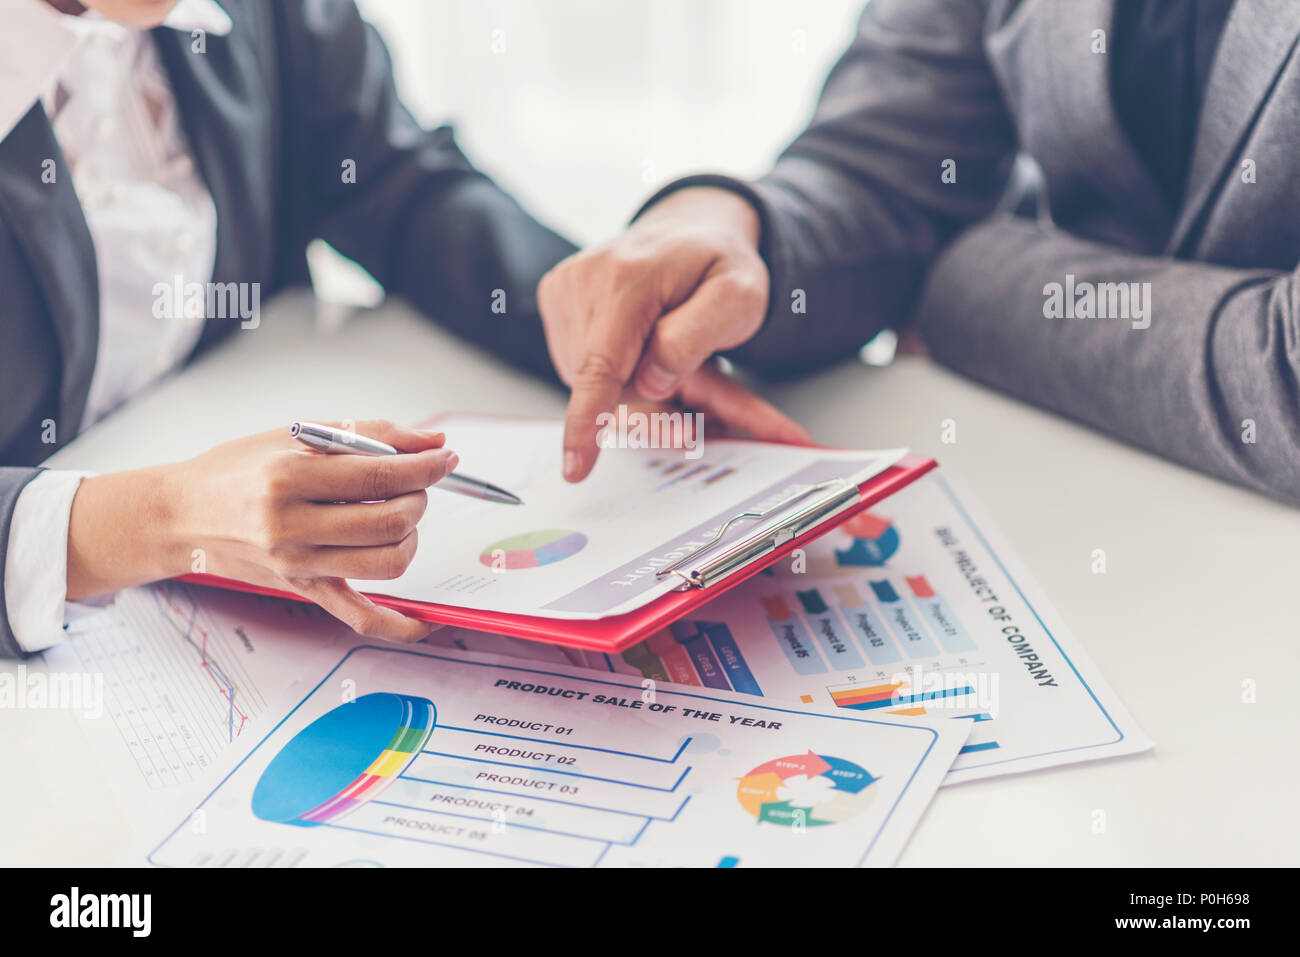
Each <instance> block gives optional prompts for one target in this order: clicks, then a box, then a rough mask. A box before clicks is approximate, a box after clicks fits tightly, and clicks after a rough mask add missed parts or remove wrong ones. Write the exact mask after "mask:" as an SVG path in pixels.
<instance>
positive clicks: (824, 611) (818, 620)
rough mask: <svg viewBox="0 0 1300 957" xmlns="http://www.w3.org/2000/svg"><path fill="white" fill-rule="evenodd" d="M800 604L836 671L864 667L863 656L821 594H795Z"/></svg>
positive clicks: (828, 661) (812, 591) (807, 592)
mask: <svg viewBox="0 0 1300 957" xmlns="http://www.w3.org/2000/svg"><path fill="white" fill-rule="evenodd" d="M795 594H796V595H798V596H799V603H800V604H801V605H803V610H804V611H805V612H806V613H807V614H808V621H809V622H810V623H811V626H812V630H813V632H814V633H815V634H816V635H817V640H818V641H819V642H820V643H821V646H822V652H823V653H824V654H825V655H826V661H827V663H828V664H829V665H830V666H831V668H832V669H833V670H835V671H849V670H851V669H853V668H861V667H862V664H863V662H862V656H861V655H860V654H858V649H857V648H856V647H855V646H854V644H853V642H852V641H851V640H850V639H849V636H848V634H847V633H845V632H844V631H843V628H842V626H841V625H840V619H839V616H838V615H836V614H835V612H833V611H831V610H830V609H829V608H828V607H827V606H826V602H824V601H823V600H822V596H821V593H820V592H819V591H817V589H815V588H813V589H810V590H809V591H801V592H795Z"/></svg>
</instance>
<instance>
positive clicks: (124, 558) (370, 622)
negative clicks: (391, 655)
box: [67, 421, 456, 641]
mask: <svg viewBox="0 0 1300 957" xmlns="http://www.w3.org/2000/svg"><path fill="white" fill-rule="evenodd" d="M354 431H356V432H357V433H359V434H361V435H365V436H369V437H370V438H374V439H378V440H379V441H381V442H385V443H387V444H389V445H392V446H394V447H395V448H397V449H399V450H401V451H402V452H405V453H409V454H405V455H391V456H376V457H372V456H363V455H322V454H319V453H316V452H312V451H310V450H307V449H304V448H303V446H302V445H301V444H299V443H298V442H296V441H294V440H293V439H291V438H290V437H289V434H288V431H287V430H286V429H283V428H281V429H276V430H274V431H271V432H264V433H262V434H260V435H254V436H249V437H247V438H242V439H236V440H235V441H233V442H227V443H225V444H224V445H219V446H217V447H216V448H214V449H211V450H210V451H208V452H205V453H203V454H202V455H199V456H197V457H196V458H193V459H190V460H188V461H185V462H180V463H176V464H174V465H165V466H160V467H157V468H152V469H142V470H139V471H135V472H120V473H115V474H112V475H102V476H95V477H92V478H88V479H85V480H84V481H83V482H82V483H81V488H80V489H79V490H78V492H77V496H76V498H75V499H74V501H73V506H72V516H71V521H70V523H69V529H68V573H67V580H68V598H69V599H72V600H78V599H83V598H88V597H91V596H94V595H100V594H104V593H107V592H110V591H116V590H117V589H119V588H125V587H129V586H132V585H139V584H144V583H146V582H150V581H157V580H159V579H162V578H170V577H173V576H176V575H183V574H187V573H189V572H192V571H205V572H207V573H209V574H212V575H218V576H220V577H222V578H232V579H237V580H240V581H245V582H250V583H252V584H255V585H262V586H266V587H270V588H276V589H280V590H284V591H291V592H294V593H296V594H299V595H301V596H302V597H304V598H307V599H310V600H311V601H314V602H316V603H317V604H318V605H320V606H321V607H322V608H324V609H325V610H326V611H327V612H329V613H330V614H331V615H333V616H335V617H336V618H338V619H340V620H341V621H343V622H344V623H346V624H347V625H348V626H350V627H351V628H352V629H353V630H355V631H357V632H358V633H360V634H363V635H368V636H371V637H376V638H386V639H390V640H394V641H418V640H419V639H421V638H423V637H424V636H425V635H427V634H428V633H429V632H430V631H431V630H432V626H430V625H429V624H427V623H425V622H421V621H417V620H415V619H412V618H407V617H406V616H405V615H402V614H401V613H400V612H396V611H393V610H391V609H387V608H381V607H379V606H377V605H375V604H374V603H373V602H371V601H370V600H369V599H368V598H366V597H365V596H363V595H361V594H360V593H359V592H357V591H356V590H355V589H354V588H352V587H351V586H350V585H349V584H348V583H347V581H346V579H349V578H353V579H367V580H381V579H393V578H397V577H399V576H400V575H401V574H402V573H403V572H404V571H405V570H406V568H407V566H408V565H409V564H410V563H411V559H412V558H413V557H414V555H415V549H416V545H417V533H416V525H417V524H418V523H419V521H420V518H421V516H422V515H423V514H424V510H425V507H426V506H427V504H428V497H427V495H426V492H425V490H426V489H427V488H429V487H430V486H431V485H433V484H435V483H436V482H438V480H439V479H441V478H442V477H443V476H444V475H446V474H447V473H449V472H450V471H451V470H452V469H454V468H455V467H456V456H455V454H454V453H453V452H451V451H449V450H447V449H444V448H443V442H444V437H443V435H442V434H441V433H433V432H424V431H420V430H416V429H408V428H403V427H400V426H397V425H394V424H392V423H391V422H386V421H373V422H361V423H358V424H357V425H356V426H355V428H354Z"/></svg>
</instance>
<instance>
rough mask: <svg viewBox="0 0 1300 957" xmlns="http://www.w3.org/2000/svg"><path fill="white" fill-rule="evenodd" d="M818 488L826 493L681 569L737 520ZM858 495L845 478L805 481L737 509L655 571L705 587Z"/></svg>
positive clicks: (780, 507) (757, 516) (769, 511)
mask: <svg viewBox="0 0 1300 957" xmlns="http://www.w3.org/2000/svg"><path fill="white" fill-rule="evenodd" d="M818 492H826V493H828V494H826V495H822V496H818V497H816V498H814V499H813V500H812V501H810V502H808V503H807V504H805V505H803V506H802V507H801V508H799V509H798V510H797V511H795V512H792V513H791V514H790V515H788V516H787V517H786V518H785V519H783V520H782V521H781V522H780V523H779V524H777V525H771V524H768V525H761V526H760V527H759V528H758V529H756V530H755V531H754V532H752V533H751V534H749V535H747V536H745V537H744V538H742V539H740V540H739V541H737V542H735V543H733V544H731V545H728V546H727V547H726V548H725V549H723V550H722V551H720V552H718V554H717V555H714V556H713V557H711V558H708V559H705V560H704V561H702V562H700V563H699V564H697V565H694V566H693V567H691V568H688V569H682V566H683V565H685V564H687V563H688V562H690V561H692V560H693V559H696V558H698V557H699V556H701V555H703V554H704V553H705V552H708V551H710V550H712V549H713V548H715V547H716V546H717V545H718V544H719V543H720V542H721V541H722V539H723V538H724V537H725V536H726V534H727V532H728V531H730V529H731V527H732V526H733V525H735V524H736V523H737V522H741V521H745V520H747V519H749V520H761V519H764V518H768V517H770V516H772V515H778V514H780V513H782V512H784V511H786V510H787V509H789V508H791V507H793V506H795V505H797V504H798V503H799V502H801V501H803V500H804V499H806V498H808V497H809V496H812V495H815V494H816V493H818ZM858 499H859V491H858V487H857V485H855V484H854V483H852V482H849V481H846V480H845V479H830V480H829V481H825V482H818V483H816V484H815V485H809V486H808V487H807V488H805V489H803V490H802V491H799V492H795V493H794V494H793V495H790V496H788V497H786V498H784V499H782V500H781V501H779V502H777V503H776V504H774V505H772V506H770V507H769V508H765V509H763V510H762V511H749V512H740V513H738V514H736V515H733V516H731V518H729V519H727V520H726V521H725V522H723V523H722V527H721V528H719V529H718V531H717V533H716V534H715V535H714V536H713V537H712V538H711V539H709V540H708V541H707V542H705V543H704V544H702V545H700V546H698V547H696V548H693V549H691V550H690V551H689V552H687V553H686V554H685V555H683V556H682V557H681V558H679V559H677V561H675V562H673V563H672V564H671V565H666V566H664V567H663V568H661V569H659V570H658V571H657V572H656V573H655V574H656V576H660V577H662V576H664V575H676V576H677V577H678V578H680V579H682V581H683V583H684V584H683V585H682V587H683V588H707V587H708V586H709V585H711V584H713V583H714V582H716V581H719V580H721V579H723V578H726V577H727V576H728V575H731V574H732V573H734V572H737V571H739V570H740V569H742V568H744V567H745V566H746V565H749V564H751V563H753V562H756V561H758V560H759V559H760V558H762V557H763V556H764V555H768V554H770V553H771V552H773V551H775V550H776V549H778V548H780V547H781V546H782V545H784V544H785V543H786V542H788V541H790V540H791V539H792V538H798V537H799V536H800V535H802V534H804V533H805V532H807V531H809V530H811V529H813V528H816V527H817V526H818V525H820V524H821V523H822V522H824V521H826V520H827V519H829V518H832V517H834V516H835V515H838V514H839V513H840V512H842V511H844V510H845V509H847V508H849V507H850V506H852V505H854V504H856V503H857V501H858Z"/></svg>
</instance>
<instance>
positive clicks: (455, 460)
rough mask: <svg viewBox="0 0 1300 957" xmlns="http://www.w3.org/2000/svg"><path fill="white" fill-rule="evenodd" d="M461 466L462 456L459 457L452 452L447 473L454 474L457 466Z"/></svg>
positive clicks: (448, 457)
mask: <svg viewBox="0 0 1300 957" xmlns="http://www.w3.org/2000/svg"><path fill="white" fill-rule="evenodd" d="M459 464H460V456H459V455H457V454H456V453H455V452H452V453H451V454H450V455H448V456H447V471H448V472H454V471H456V466H457V465H459Z"/></svg>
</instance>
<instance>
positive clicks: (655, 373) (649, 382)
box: [641, 362, 677, 394]
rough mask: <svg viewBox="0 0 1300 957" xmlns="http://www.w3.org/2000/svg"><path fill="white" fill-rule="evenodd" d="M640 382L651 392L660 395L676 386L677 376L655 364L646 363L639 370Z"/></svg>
mask: <svg viewBox="0 0 1300 957" xmlns="http://www.w3.org/2000/svg"><path fill="white" fill-rule="evenodd" d="M641 382H642V384H643V385H644V386H645V387H646V388H647V389H649V390H650V391H651V392H654V393H660V394H661V393H664V392H669V391H671V390H672V387H673V386H674V385H676V384H677V376H675V375H673V374H672V373H671V372H669V371H668V370H667V369H665V368H664V367H663V366H661V365H659V363H657V362H647V363H646V366H645V368H644V369H642V370H641Z"/></svg>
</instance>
